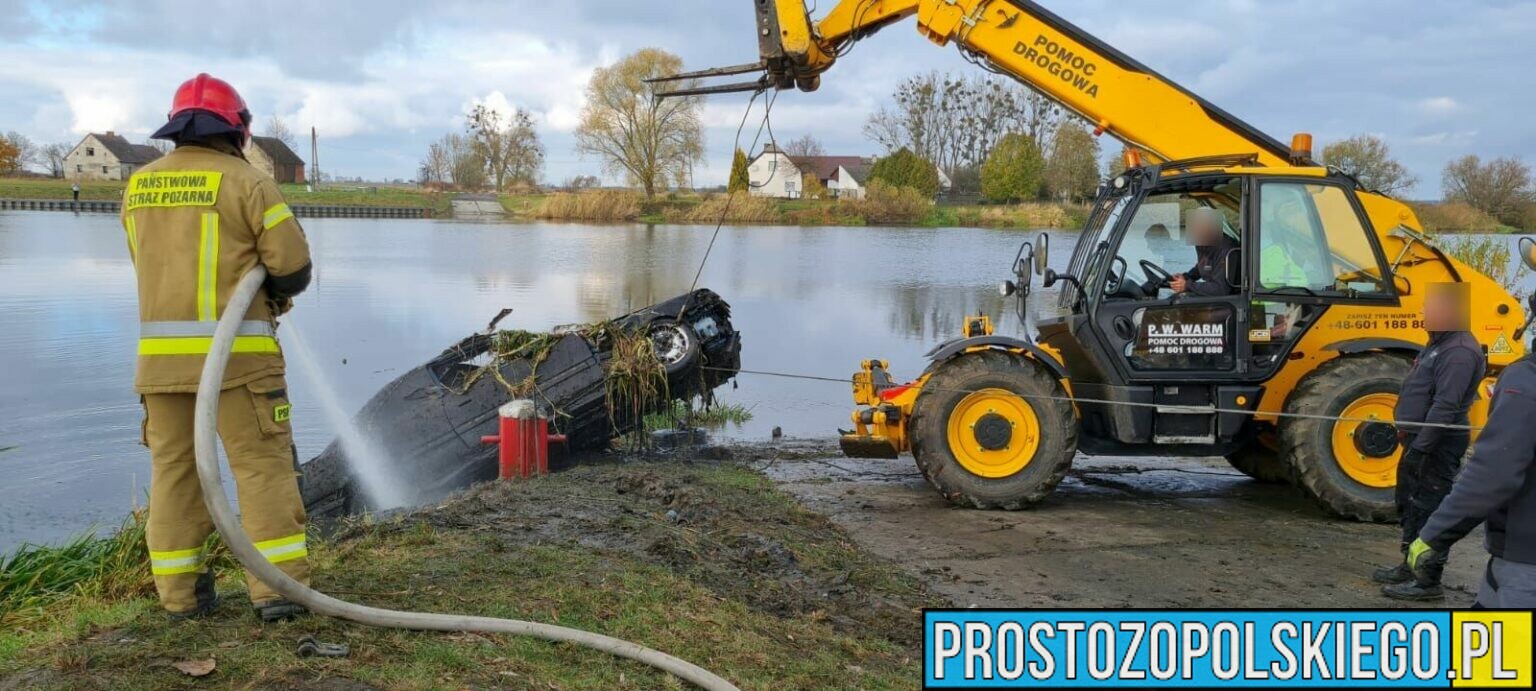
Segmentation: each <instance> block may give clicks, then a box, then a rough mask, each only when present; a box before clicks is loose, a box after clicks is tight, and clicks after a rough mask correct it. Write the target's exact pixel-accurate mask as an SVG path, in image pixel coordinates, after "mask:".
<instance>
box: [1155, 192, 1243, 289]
mask: <svg viewBox="0 0 1536 691" xmlns="http://www.w3.org/2000/svg"><path fill="white" fill-rule="evenodd" d="M1185 222H1186V223H1187V224H1188V229H1189V238H1190V242H1192V243H1193V244H1194V245H1195V266H1194V268H1192V269H1190V270H1189V271H1186V272H1184V273H1182V274H1175V275H1174V276H1173V278H1171V279H1169V282H1168V286H1169V288H1171V289H1172V290H1173V292H1175V293H1190V294H1193V295H1207V296H1217V295H1231V294H1233V293H1236V292H1237V288H1235V287H1234V286H1233V285H1232V283H1231V281H1228V280H1227V255H1229V254H1231V253H1232V250H1234V249H1236V248H1237V243H1235V242H1233V241H1232V238H1229V237H1227V234H1226V233H1224V232H1222V230H1221V227H1222V220H1221V212H1220V211H1217V210H1215V209H1211V208H1199V209H1192V210H1191V211H1190V212H1189V214H1188V215H1187V218H1186V220H1185Z"/></svg>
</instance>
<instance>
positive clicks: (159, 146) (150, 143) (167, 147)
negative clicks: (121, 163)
mask: <svg viewBox="0 0 1536 691" xmlns="http://www.w3.org/2000/svg"><path fill="white" fill-rule="evenodd" d="M144 146H147V147H150V148H153V149H154V150H155V151H159V152H160V155H161V156H164V155H166V154H168V153H170V152H172V151H174V150H175V149H176V145H175V144H172V143H170V142H168V141H166V140H164V139H145V140H144ZM66 153H67V152H66Z"/></svg>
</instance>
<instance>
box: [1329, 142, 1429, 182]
mask: <svg viewBox="0 0 1536 691" xmlns="http://www.w3.org/2000/svg"><path fill="white" fill-rule="evenodd" d="M1323 161H1324V162H1325V163H1327V164H1328V165H1330V166H1333V167H1335V168H1338V169H1339V170H1342V171H1344V172H1346V173H1349V174H1350V175H1353V176H1355V178H1356V179H1358V180H1359V181H1360V184H1362V185H1365V186H1366V187H1368V188H1370V189H1373V190H1377V191H1380V192H1382V193H1385V194H1398V193H1401V192H1407V191H1408V190H1410V189H1412V188H1413V186H1414V185H1417V184H1419V179H1418V177H1416V176H1414V174H1413V173H1410V172H1408V167H1407V166H1404V165H1403V164H1402V163H1399V162H1398V160H1397V159H1395V158H1393V157H1392V148H1391V147H1389V146H1387V143H1386V142H1384V141H1382V140H1381V138H1380V137H1375V136H1372V135H1369V134H1363V135H1359V136H1356V137H1350V138H1349V139H1345V140H1342V141H1337V142H1334V143H1332V144H1329V145H1328V146H1325V147H1323Z"/></svg>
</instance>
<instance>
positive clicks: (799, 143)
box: [784, 134, 827, 158]
mask: <svg viewBox="0 0 1536 691" xmlns="http://www.w3.org/2000/svg"><path fill="white" fill-rule="evenodd" d="M784 153H786V154H789V156H790V158H801V157H804V156H825V155H827V151H826V149H823V148H821V141H820V140H818V139H817V138H816V137H814V136H812V135H809V134H807V135H804V136H802V137H800V138H798V139H795V140H794V141H791V142H790V143H788V144H785V145H784Z"/></svg>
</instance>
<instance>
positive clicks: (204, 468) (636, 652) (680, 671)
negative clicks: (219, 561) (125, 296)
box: [194, 266, 736, 691]
mask: <svg viewBox="0 0 1536 691" xmlns="http://www.w3.org/2000/svg"><path fill="white" fill-rule="evenodd" d="M266 277H267V271H266V269H264V268H262V267H260V266H257V267H256V268H254V269H251V270H250V271H249V272H247V273H246V274H245V276H243V277H241V279H240V283H239V285H237V286H236V287H235V291H234V294H232V295H230V298H229V305H228V306H227V307H225V310H224V316H223V317H222V318H221V319H219V325H218V328H217V329H216V330H215V331H214V332H213V344H212V346H211V347H210V348H209V350H208V358H207V361H206V362H205V363H204V364H203V376H202V380H201V381H199V382H198V386H197V413H196V417H195V419H194V430H195V437H194V440H195V443H196V450H197V475H198V478H199V479H200V480H201V481H202V486H203V501H204V502H205V503H206V504H207V505H208V513H209V514H211V515H212V516H213V523H214V525H215V526H217V527H218V530H219V534H220V535H222V536H223V538H224V544H226V545H228V546H229V551H230V552H233V553H234V555H235V558H236V559H239V560H240V563H241V565H243V566H244V567H245V568H246V570H248V571H250V572H251V573H254V574H256V577H257V578H260V579H261V581H262V582H263V583H266V584H267V585H268V586H271V588H272V589H273V590H276V591H277V592H278V593H280V594H282V596H283V597H285V598H287V599H288V600H289V601H290V602H293V603H296V604H299V605H303V606H304V607H307V608H309V610H310V611H312V612H315V613H317V614H323V615H327V616H332V617H336V618H338V619H346V620H347V621H353V622H357V623H359V624H365V625H368V626H382V627H390V628H399V629H412V630H421V631H472V632H476V633H509V634H514V635H518V636H532V637H534V638H542V639H544V640H547V641H558V642H564V643H574V644H576V645H580V646H583V647H586V648H591V649H593V650H600V651H602V652H605V653H610V654H613V655H617V656H619V657H625V658H629V659H631V660H635V661H637V662H641V663H644V664H646V665H650V666H651V667H655V668H656V669H660V670H664V671H666V672H669V673H671V674H673V675H675V676H677V677H678V678H679V679H682V680H684V681H687V682H690V683H692V684H694V685H695V686H698V687H699V688H702V689H708V690H709V691H717V690H725V689H729V690H731V691H736V687H735V686H733V685H731V683H730V682H728V681H726V680H724V679H721V678H720V677H718V676H715V675H714V674H712V673H710V672H709V671H708V670H706V669H704V668H702V667H699V666H698V665H695V664H693V663H690V662H688V661H686V660H680V659H678V658H675V657H672V656H671V655H668V654H666V653H663V652H660V651H656V650H651V649H650V648H646V647H644V646H641V645H637V644H635V643H631V642H629V641H625V640H620V639H618V638H613V637H610V636H604V635H601V634H596V633H591V632H588V631H581V630H578V629H569V628H566V627H563V626H555V625H553V624H540V623H537V622H531V621H519V620H516V619H494V618H491V617H472V616H465V615H458V614H429V613H425V612H400V611H395V610H389V609H379V608H377V607H367V606H364V605H357V604H353V603H350V602H343V601H341V600H338V599H336V598H334V597H331V596H329V595H326V594H324V593H321V592H319V591H316V590H314V589H311V588H310V587H308V586H306V585H304V584H302V583H299V582H298V581H295V580H293V578H291V577H289V576H288V574H286V573H283V572H282V570H280V569H278V568H277V567H276V566H273V565H272V564H271V563H270V562H268V561H267V559H266V557H264V556H262V554H261V552H259V551H257V549H256V545H254V544H252V543H251V538H250V536H248V535H246V534H245V530H244V529H243V528H241V526H240V523H239V520H238V519H237V518H236V517H235V512H234V510H233V509H232V508H231V507H230V505H229V497H227V496H225V494H224V485H223V483H222V482H221V480H220V477H219V454H218V448H217V446H216V444H217V443H218V439H219V435H218V427H217V421H218V419H219V392H220V391H221V389H222V388H223V386H222V385H223V383H224V370H225V368H226V367H227V366H228V364H229V354H230V348H231V346H233V345H234V341H235V334H236V331H237V329H238V328H239V325H240V321H241V320H242V319H244V318H245V313H246V311H247V310H248V309H250V306H251V301H252V300H253V299H255V296H256V291H257V289H258V288H259V287H260V286H261V282H262V281H263V280H265V279H266Z"/></svg>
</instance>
